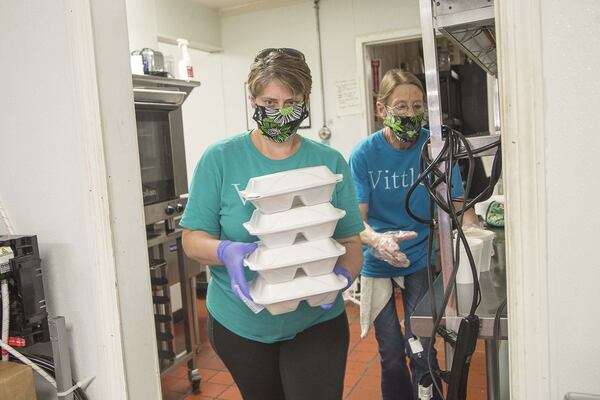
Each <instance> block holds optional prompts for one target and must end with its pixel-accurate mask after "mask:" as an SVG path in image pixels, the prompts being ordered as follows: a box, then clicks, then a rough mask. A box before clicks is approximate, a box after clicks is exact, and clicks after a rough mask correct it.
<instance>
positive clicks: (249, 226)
mask: <svg viewBox="0 0 600 400" xmlns="http://www.w3.org/2000/svg"><path fill="white" fill-rule="evenodd" d="M344 215H346V211H344V210H339V209H337V208H335V207H333V206H332V205H331V204H330V203H323V204H317V205H316V206H305V207H297V208H292V209H291V210H288V211H283V212H280V213H277V214H263V213H261V212H259V211H258V210H255V211H254V213H252V218H251V219H250V221H248V222H246V223H244V228H246V230H248V232H249V233H250V234H251V235H253V236H258V238H259V239H260V240H261V242H262V243H263V244H264V245H265V246H266V247H268V248H270V249H272V248H276V247H284V246H291V245H292V244H294V242H295V240H296V236H297V235H298V234H302V235H304V237H305V238H306V239H307V240H309V241H312V240H319V239H325V238H328V237H331V236H332V235H333V233H334V231H335V226H336V224H337V221H338V220H340V219H341V218H343V217H344Z"/></svg>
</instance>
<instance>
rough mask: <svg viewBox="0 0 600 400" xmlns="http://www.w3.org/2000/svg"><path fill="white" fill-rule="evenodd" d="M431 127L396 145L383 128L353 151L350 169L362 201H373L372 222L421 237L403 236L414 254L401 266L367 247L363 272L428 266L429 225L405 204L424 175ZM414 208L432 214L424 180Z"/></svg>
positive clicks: (377, 274) (396, 272) (456, 182)
mask: <svg viewBox="0 0 600 400" xmlns="http://www.w3.org/2000/svg"><path fill="white" fill-rule="evenodd" d="M428 138H429V131H428V130H426V129H421V134H420V136H419V139H418V140H417V143H416V144H415V145H414V146H412V147H411V148H409V149H406V150H398V149H395V148H393V147H392V146H391V145H390V144H389V143H388V142H387V140H386V139H385V136H384V134H383V130H380V131H378V132H375V133H374V134H372V135H370V136H369V137H367V138H365V139H364V140H363V141H361V142H360V143H359V144H358V145H357V146H356V147H355V148H354V150H353V151H352V154H351V155H350V169H351V171H352V177H353V179H354V184H355V186H356V192H357V196H358V202H359V203H366V204H368V205H369V211H368V213H367V223H368V224H369V225H370V226H371V227H372V228H373V230H375V231H376V232H387V231H394V230H403V231H415V232H417V235H418V236H417V238H416V239H413V240H407V241H402V242H400V251H402V252H403V253H405V254H406V256H407V257H408V259H409V260H410V266H409V267H408V268H396V267H394V266H392V265H390V264H388V263H387V262H385V261H382V260H379V259H377V258H375V257H374V256H373V255H372V254H371V252H370V251H369V249H368V248H367V249H365V258H364V263H363V268H362V271H361V274H362V275H364V276H368V277H374V278H386V277H394V276H404V275H409V274H412V273H413V272H416V271H418V270H421V269H423V268H425V267H426V266H427V237H428V235H429V226H428V225H425V224H421V223H419V222H417V221H416V220H415V219H413V218H412V217H411V216H410V215H409V214H408V212H407V211H406V208H405V204H404V202H405V199H406V195H407V194H408V190H409V189H410V187H411V186H412V184H413V182H414V181H415V180H416V179H417V177H418V176H419V170H420V169H419V158H420V155H421V149H422V148H423V144H424V143H425V142H426V141H427V139H428ZM452 172H453V173H452V183H453V185H452V197H453V198H456V197H459V196H462V195H463V193H464V191H463V187H462V180H461V177H460V171H459V169H458V166H456V167H455V168H453V171H452ZM410 208H411V211H412V212H413V213H414V214H416V215H417V216H419V217H421V218H423V219H430V218H431V212H430V206H429V194H428V193H427V189H425V187H424V186H423V184H420V185H419V187H418V188H417V189H415V191H414V193H413V194H412V197H411V200H410Z"/></svg>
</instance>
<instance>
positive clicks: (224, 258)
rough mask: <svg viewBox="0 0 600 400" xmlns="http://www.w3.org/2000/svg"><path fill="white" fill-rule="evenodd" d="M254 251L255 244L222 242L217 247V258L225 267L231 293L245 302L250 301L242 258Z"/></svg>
mask: <svg viewBox="0 0 600 400" xmlns="http://www.w3.org/2000/svg"><path fill="white" fill-rule="evenodd" d="M255 249H256V243H241V242H232V241H230V240H223V241H222V242H221V243H219V247H217V258H218V259H219V260H220V261H221V262H222V263H223V265H225V268H226V269H227V274H228V275H229V280H230V281H231V291H232V292H233V294H235V295H236V297H237V298H238V299H240V300H242V301H243V302H244V303H246V301H245V300H244V299H243V298H242V296H246V299H248V300H252V297H251V296H250V291H249V290H248V282H247V281H246V277H245V276H244V258H245V257H246V256H247V255H248V254H250V253H252V252H253V251H254V250H255Z"/></svg>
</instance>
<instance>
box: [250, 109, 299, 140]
mask: <svg viewBox="0 0 600 400" xmlns="http://www.w3.org/2000/svg"><path fill="white" fill-rule="evenodd" d="M306 117H308V109H307V108H306V105H305V104H304V103H302V104H295V105H291V106H287V107H283V108H280V109H278V108H267V107H264V106H259V105H257V106H256V109H255V110H254V116H253V117H252V119H254V120H255V121H256V123H257V125H258V129H259V130H260V132H261V133H262V134H263V135H264V136H265V137H267V138H268V139H271V140H272V141H274V142H276V143H283V142H285V141H286V140H288V139H289V138H291V137H292V136H294V134H295V133H296V131H297V130H298V128H299V127H300V124H301V123H302V121H303V120H304V119H305V118H306Z"/></svg>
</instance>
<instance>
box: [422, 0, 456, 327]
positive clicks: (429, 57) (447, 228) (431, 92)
mask: <svg viewBox="0 0 600 400" xmlns="http://www.w3.org/2000/svg"><path fill="white" fill-rule="evenodd" d="M419 4H420V8H421V30H422V40H423V61H424V65H425V84H426V86H427V107H428V116H429V131H430V135H431V149H432V153H433V156H434V157H435V156H437V155H438V154H439V153H440V151H441V149H442V147H443V141H442V110H441V103H440V89H439V81H440V80H439V73H438V68H437V46H436V43H435V32H434V30H433V10H432V3H431V0H420V1H419ZM441 168H442V171H443V168H444V166H443V165H442V167H441ZM437 190H438V192H439V193H440V194H441V197H442V198H445V197H446V194H445V193H446V190H447V187H446V185H445V184H440V185H439V186H438V189H437ZM438 224H439V232H440V252H441V260H442V277H443V281H444V288H446V287H448V284H449V282H450V274H451V272H452V264H453V262H452V236H451V232H452V224H451V222H450V216H449V215H448V214H446V213H445V212H444V211H442V210H441V209H439V208H438ZM446 315H448V316H455V315H457V314H456V299H455V296H454V295H452V296H451V297H450V301H449V302H448V306H447V308H446Z"/></svg>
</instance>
